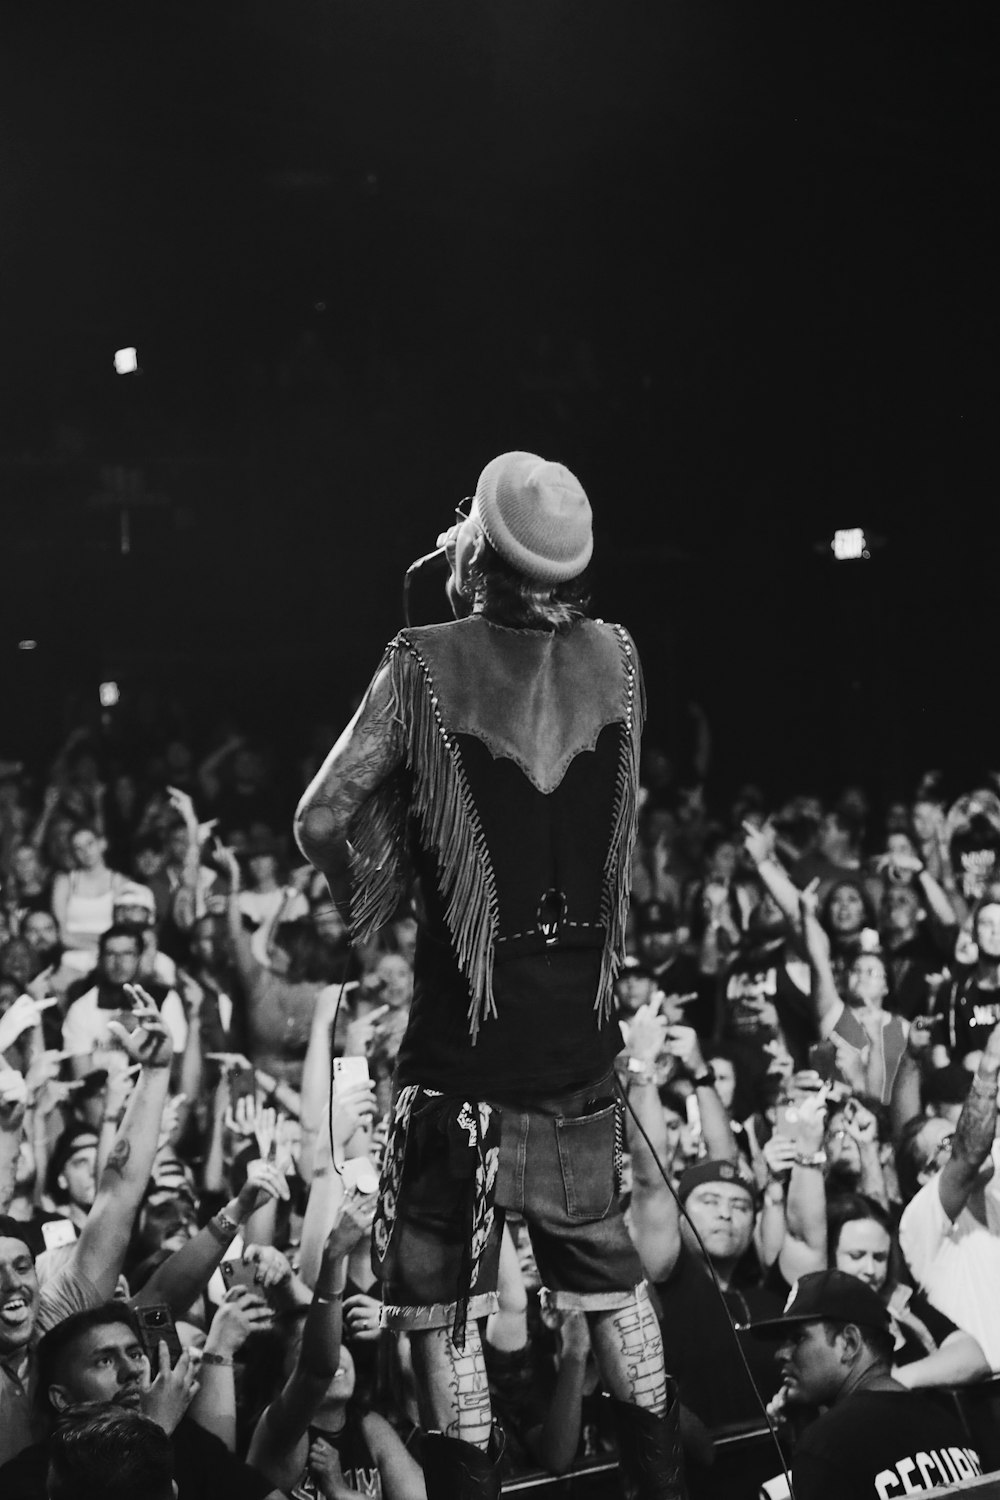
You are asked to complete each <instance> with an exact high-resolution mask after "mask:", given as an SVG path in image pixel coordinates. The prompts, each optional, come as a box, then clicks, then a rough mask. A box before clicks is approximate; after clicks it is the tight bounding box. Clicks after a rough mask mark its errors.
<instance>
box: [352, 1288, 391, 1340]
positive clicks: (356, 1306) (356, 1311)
mask: <svg viewBox="0 0 1000 1500" xmlns="http://www.w3.org/2000/svg"><path fill="white" fill-rule="evenodd" d="M381 1312H382V1304H381V1302H380V1301H379V1300H378V1298H377V1297H368V1296H366V1295H365V1293H364V1292H355V1293H354V1295H353V1296H352V1297H348V1298H347V1299H346V1301H345V1302H344V1323H345V1326H346V1329H347V1336H348V1338H351V1339H358V1340H360V1341H361V1342H362V1343H373V1342H374V1341H375V1340H376V1339H377V1338H378V1337H379V1335H380V1333H381V1332H382V1329H381V1325H380V1323H379V1318H380V1315H381Z"/></svg>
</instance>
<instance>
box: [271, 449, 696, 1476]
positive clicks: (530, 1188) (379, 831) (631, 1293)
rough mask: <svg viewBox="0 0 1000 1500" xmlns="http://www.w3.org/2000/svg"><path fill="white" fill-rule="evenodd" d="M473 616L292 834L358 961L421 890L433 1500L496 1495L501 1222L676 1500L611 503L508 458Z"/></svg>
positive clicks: (390, 1157) (406, 680) (396, 1177)
mask: <svg viewBox="0 0 1000 1500" xmlns="http://www.w3.org/2000/svg"><path fill="white" fill-rule="evenodd" d="M445 545H446V552H447V557H448V561H449V564H450V567H451V578H450V579H449V583H448V592H449V597H450V598H451V600H452V603H453V607H454V610H455V613H456V614H463V615H464V616H465V617H464V618H459V619H456V620H454V621H451V622H449V623H447V624H442V625H430V626H423V627H420V628H411V629H406V630H403V631H401V632H400V633H399V635H398V636H396V638H395V640H393V641H392V642H391V644H390V645H389V647H388V650H387V651H386V654H385V656H384V658H383V661H382V664H381V665H380V667H379V669H378V671H377V672H376V674H375V677H374V679H373V681H372V683H371V686H370V687H369V689H368V692H367V695H366V696H365V699H364V701H363V702H362V704H361V707H360V708H359V709H358V712H357V714H356V715H355V717H354V719H353V720H352V721H351V723H350V724H349V725H348V727H347V729H346V730H345V731H344V733H343V734H342V735H341V737H340V739H339V740H338V741H337V743H336V745H335V746H334V748H333V750H332V751H331V752H330V754H329V756H328V757H327V759H326V761H325V763H324V765H323V766H322V768H321V769H320V771H319V772H318V773H317V775H316V777H315V778H314V780H313V782H312V784H311V785H310V787H309V788H308V790H307V791H306V793H305V795H304V797H303V798H302V801H301V803H300V805H299V808H298V811H297V814H296V825H295V826H296V836H297V838H298V840H299V843H300V846H301V848H302V850H303V852H304V853H305V854H306V856H307V857H308V858H309V859H310V860H311V861H312V863H313V864H314V865H315V866H316V867H317V869H319V870H322V871H323V873H324V874H325V875H326V877H327V880H328V881H329V884H330V890H331V893H332V895H333V898H334V900H335V901H336V903H337V905H338V907H339V909H340V910H341V912H342V913H343V915H344V917H345V919H346V920H347V921H348V922H349V923H350V926H351V930H352V933H353V935H354V937H355V938H356V939H361V938H365V937H367V936H369V935H370V934H371V933H373V932H374V931H376V930H377V929H378V928H379V927H381V926H382V925H383V924H384V923H386V922H387V921H388V920H389V919H390V918H391V917H392V915H393V913H394V912H395V911H396V910H397V908H398V906H399V903H400V901H401V900H403V899H404V898H405V897H406V896H407V894H408V893H409V891H410V889H411V887H412V885H413V880H414V877H415V878H416V885H417V889H418V892H419V902H420V914H419V935H418V939H417V949H416V956H415V960H414V979H415V982H414V993H413V1002H412V1009H411V1013H410V1020H409V1026H408V1029H407V1032H406V1035H405V1038H404V1040H403V1043H402V1045H401V1048H400V1052H399V1060H398V1066H397V1075H396V1090H397V1092H396V1096H395V1104H394V1111H393V1119H392V1126H391V1133H390V1139H389V1145H388V1149H387V1153H386V1160H385V1166H384V1169H383V1174H382V1184H381V1192H380V1199H379V1207H378V1211H377V1214H376V1219H375V1226H374V1232H373V1247H374V1248H373V1256H374V1259H375V1261H376V1264H377V1268H378V1269H379V1271H380V1275H381V1278H382V1281H383V1298H384V1313H383V1318H384V1322H385V1323H386V1324H387V1326H388V1327H390V1328H396V1329H406V1330H407V1331H408V1332H409V1335H410V1341H411V1346H412V1350H413V1364H414V1369H415V1372H416V1375H417V1380H418V1385H419V1390H420V1399H421V1406H422V1420H423V1424H424V1426H425V1428H426V1429H427V1430H428V1432H429V1433H430V1434H431V1435H430V1436H429V1437H428V1438H427V1440H426V1443H425V1447H424V1453H425V1473H426V1478H427V1492H428V1496H429V1497H430V1500H437V1497H439V1496H448V1497H454V1500H457V1497H460V1496H461V1497H464V1496H473V1495H474V1496H482V1497H486V1496H494V1495H497V1494H498V1493H499V1489H500V1479H499V1473H498V1468H497V1465H498V1460H499V1450H500V1448H501V1447H502V1437H501V1436H500V1435H499V1434H498V1433H496V1432H494V1431H493V1428H492V1418H491V1410H490V1398H489V1389H488V1386H487V1380H486V1371H485V1367H484V1363H483V1356H482V1351H481V1346H480V1339H479V1330H478V1325H477V1320H478V1319H480V1318H482V1317H485V1316H486V1315H487V1314H488V1313H489V1312H491V1311H492V1310H493V1309H494V1308H495V1307H496V1305H497V1299H496V1273H497V1262H498V1257H499V1247H500V1237H501V1231H502V1225H503V1217H504V1211H505V1210H507V1209H510V1210H515V1211H517V1212H518V1213H520V1214H521V1215H523V1217H524V1218H525V1220H526V1222H527V1224H528V1227H529V1230H530V1234H531V1241H532V1246H533V1249H534V1253H535V1258H536V1260H537V1263H538V1268H539V1271H540V1273H541V1277H542V1281H543V1284H544V1288H545V1290H544V1292H543V1296H545V1297H547V1298H548V1299H549V1300H550V1302H551V1304H552V1305H554V1306H555V1307H557V1308H562V1309H582V1310H584V1311H585V1312H586V1314H587V1317H588V1321H589V1324H590V1331H591V1338H592V1342H593V1346H594V1349H595V1351H596V1354H597V1358H598V1361H599V1364H600V1368H601V1373H602V1376H603V1379H604V1383H605V1385H606V1387H607V1389H608V1390H609V1391H610V1393H611V1395H612V1397H613V1398H614V1401H615V1410H616V1416H617V1419H618V1426H619V1436H620V1441H621V1452H622V1463H623V1466H624V1468H625V1471H626V1474H627V1476H628V1477H629V1479H630V1481H631V1492H632V1493H633V1494H634V1495H637V1496H641V1497H643V1500H645V1497H649V1500H653V1497H656V1500H674V1497H679V1496H680V1495H681V1494H682V1482H681V1478H680V1459H679V1452H680V1449H679V1440H678V1436H677V1403H676V1398H675V1394H674V1391H673V1388H672V1387H671V1386H670V1384H669V1382H668V1380H667V1377H666V1376H665V1374H664V1369H663V1353H662V1347H661V1343H660V1337H659V1330H658V1327H657V1322H656V1317H655V1314H654V1312H653V1308H652V1306H651V1305H650V1301H649V1296H648V1293H647V1290H646V1286H645V1283H644V1281H643V1276H642V1270H641V1267H640V1264H639V1260H638V1257H637V1255H636V1253H635V1250H634V1249H633V1246H632V1243H631V1241H630V1239H629V1236H628V1233H627V1230H626V1227H625V1223H624V1219H623V1216H622V1209H621V1200H620V1187H621V1183H620V1172H621V1158H622V1142H623V1124H622V1113H621V1106H620V1104H619V1102H618V1100H617V1098H616V1095H615V1090H614V1083H613V1074H612V1063H613V1059H614V1057H615V1055H616V1053H617V1052H618V1051H619V1049H620V1047H621V1037H620V1032H619V1028H618V1023H617V1021H616V1019H615V1014H614V1002H613V993H612V990H613V984H614V979H615V975H616V973H617V971H618V966H619V963H620V960H621V958H622V955H623V951H624V932H625V921H626V916H627V913H628V900H629V865H630V855H631V850H632V843H633V839H634V835H635V817H636V794H637V786H638V764H639V739H640V733H641V728H642V720H643V712H644V703H643V688H642V675H641V670H640V666H639V661H638V658H637V656H636V651H635V647H634V645H633V643H632V640H631V638H630V636H629V634H628V632H627V631H626V630H624V629H623V628H622V627H621V626H620V625H606V624H603V623H602V622H600V621H594V620H591V619H589V618H587V615H586V583H585V579H584V570H585V569H586V567H587V564H588V563H589V561H590V557H591V553H592V551H593V530H592V517H591V509H590V504H589V501H588V499H587V496H586V494H585V493H584V491H583V488H582V486H581V485H580V483H579V481H578V480H577V479H576V478H575V477H574V476H573V475H572V474H571V473H570V472H569V470H568V469H566V468H564V467H563V466H562V465H561V464H557V463H549V462H546V461H545V460H544V459H541V458H539V457H537V456H536V455H535V454H531V453H521V452H513V453H504V454H501V455H500V457H499V458H495V459H494V460H493V461H492V462H491V463H489V464H487V466H486V468H485V469H484V470H483V472H482V474H481V476H480V479H479V483H478V486H477V488H476V494H475V498H474V500H473V501H472V505H471V509H470V510H469V513H468V516H467V517H461V518H460V520H459V523H458V524H457V525H455V526H453V527H452V529H451V530H450V531H449V532H448V534H447V537H446V540H445Z"/></svg>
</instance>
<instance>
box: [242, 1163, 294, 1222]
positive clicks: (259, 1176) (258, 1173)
mask: <svg viewBox="0 0 1000 1500" xmlns="http://www.w3.org/2000/svg"><path fill="white" fill-rule="evenodd" d="M244 1187H245V1188H247V1189H248V1191H253V1192H254V1194H255V1199H254V1204H253V1208H252V1209H251V1210H250V1211H251V1213H252V1212H253V1211H254V1209H258V1208H261V1207H263V1205H264V1204H265V1203H267V1201H268V1200H269V1199H270V1198H281V1199H282V1200H283V1202H285V1203H287V1202H288V1200H289V1198H290V1196H291V1194H290V1193H289V1190H288V1183H287V1182H286V1181H285V1174H284V1173H283V1172H279V1171H278V1169H277V1167H276V1166H274V1164H273V1163H272V1162H269V1161H260V1160H253V1161H248V1162H247V1180H246V1183H244ZM240 1196H242V1193H241V1194H240Z"/></svg>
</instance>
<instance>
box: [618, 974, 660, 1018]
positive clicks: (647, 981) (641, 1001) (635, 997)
mask: <svg viewBox="0 0 1000 1500" xmlns="http://www.w3.org/2000/svg"><path fill="white" fill-rule="evenodd" d="M655 988H656V980H655V979H653V977H652V975H650V974H641V973H636V972H635V971H630V970H628V969H626V970H625V971H624V972H623V973H621V974H619V976H618V978H617V979H616V980H615V994H616V995H617V996H618V1002H619V1004H620V1005H621V1008H622V1010H624V1011H627V1012H628V1014H629V1015H630V1016H631V1015H635V1013H636V1011H637V1010H638V1009H639V1006H640V1005H648V1004H649V1001H650V998H651V997H652V994H653V990H654V989H655Z"/></svg>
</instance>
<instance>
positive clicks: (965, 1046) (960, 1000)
mask: <svg viewBox="0 0 1000 1500" xmlns="http://www.w3.org/2000/svg"><path fill="white" fill-rule="evenodd" d="M935 1010H936V1013H937V1014H939V1015H943V1016H944V1017H945V1033H946V1034H945V1036H944V1037H942V1038H941V1040H942V1041H944V1043H945V1045H946V1046H947V1048H948V1050H949V1051H950V1053H951V1056H952V1060H953V1061H954V1062H961V1060H962V1058H963V1057H968V1055H969V1053H970V1052H979V1051H980V1050H981V1048H983V1047H985V1045H986V1038H987V1037H988V1036H989V1034H990V1032H991V1031H992V1030H993V1028H994V1026H996V1025H997V1023H998V1022H1000V989H997V990H994V989H985V988H984V987H983V986H982V985H978V984H977V983H976V971H975V969H969V968H966V969H960V970H959V971H958V973H957V974H956V975H955V977H954V979H952V981H951V983H950V984H948V985H946V986H945V987H944V989H942V990H941V992H940V994H939V995H938V1000H937V1006H936V1007H935Z"/></svg>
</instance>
